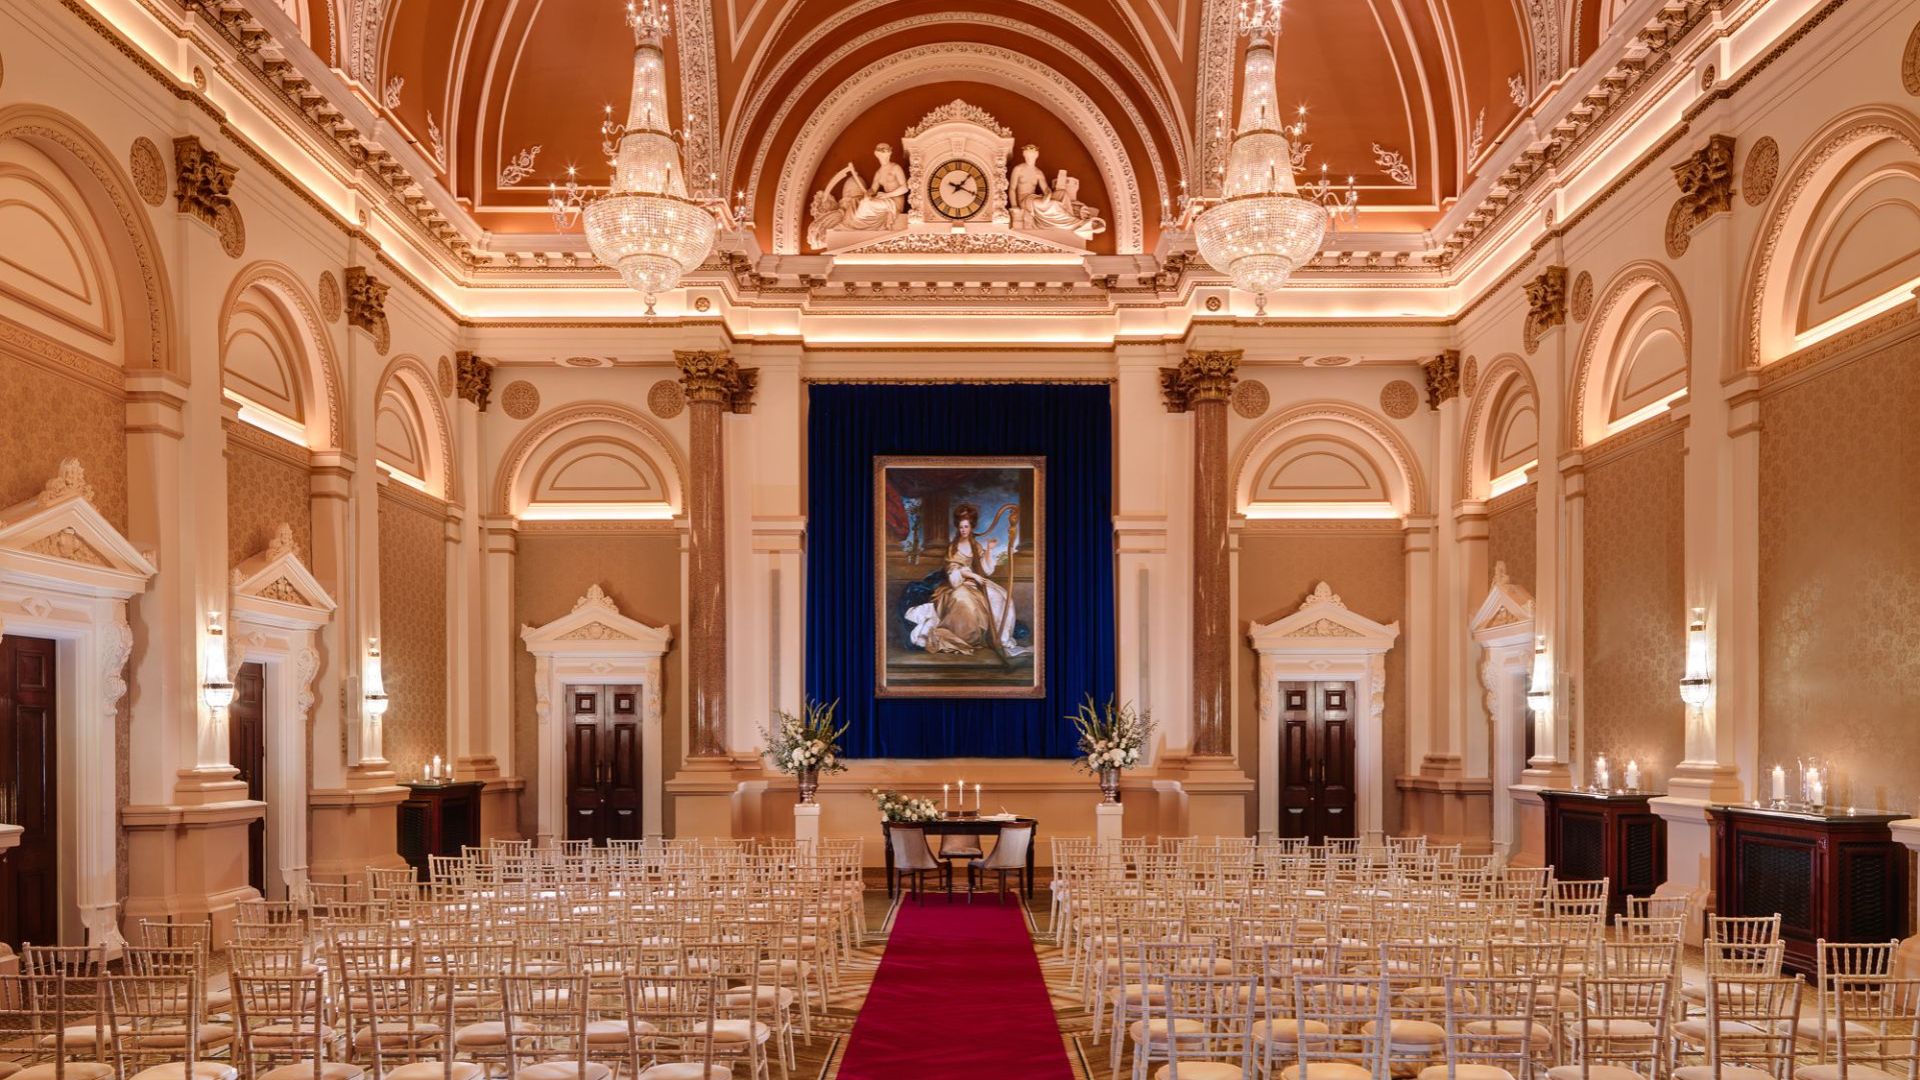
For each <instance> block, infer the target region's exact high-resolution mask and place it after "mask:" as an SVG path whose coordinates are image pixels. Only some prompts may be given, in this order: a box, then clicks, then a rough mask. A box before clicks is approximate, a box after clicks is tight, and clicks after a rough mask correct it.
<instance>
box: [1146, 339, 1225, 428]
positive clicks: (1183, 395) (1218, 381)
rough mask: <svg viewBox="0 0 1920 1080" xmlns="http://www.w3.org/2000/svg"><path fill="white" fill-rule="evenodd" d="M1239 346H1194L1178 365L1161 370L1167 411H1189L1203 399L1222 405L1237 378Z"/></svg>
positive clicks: (1161, 394)
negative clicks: (1211, 347) (1207, 347)
mask: <svg viewBox="0 0 1920 1080" xmlns="http://www.w3.org/2000/svg"><path fill="white" fill-rule="evenodd" d="M1242 355H1243V353H1242V350H1240V349H1196V350H1194V351H1192V352H1189V353H1188V354H1187V357H1186V359H1184V360H1182V361H1180V365H1179V366H1178V367H1164V368H1161V369H1160V396H1161V397H1162V398H1164V399H1165V401H1166V405H1167V411H1168V412H1171V413H1183V412H1190V411H1192V409H1193V407H1194V406H1195V405H1199V404H1201V403H1202V402H1218V403H1220V404H1223V405H1224V404H1225V403H1226V402H1227V400H1228V399H1229V398H1231V397H1232V396H1233V384H1234V382H1235V381H1237V380H1238V378H1239V371H1240V357H1241V356H1242Z"/></svg>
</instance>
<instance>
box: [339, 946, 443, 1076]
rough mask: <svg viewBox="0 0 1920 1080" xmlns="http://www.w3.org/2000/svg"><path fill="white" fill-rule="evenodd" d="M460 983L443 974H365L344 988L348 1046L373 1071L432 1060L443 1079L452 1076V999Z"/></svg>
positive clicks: (381, 1072) (385, 1071)
mask: <svg viewBox="0 0 1920 1080" xmlns="http://www.w3.org/2000/svg"><path fill="white" fill-rule="evenodd" d="M457 989H458V984H456V983H455V982H454V980H453V979H452V978H451V977H450V976H447V975H437V974H436V975H420V974H412V975H393V974H388V973H385V972H378V973H375V972H366V973H362V974H361V975H359V976H356V977H355V978H354V979H353V980H352V981H351V982H350V983H349V984H348V987H347V990H348V992H347V994H346V995H345V997H346V1000H347V1001H348V1002H349V1003H350V1004H351V1008H349V1009H348V1010H347V1012H346V1014H345V1015H346V1020H347V1038H348V1044H349V1045H351V1046H353V1047H354V1048H355V1049H356V1051H357V1052H358V1053H359V1054H363V1055H366V1057H365V1058H363V1059H362V1060H371V1061H372V1062H373V1075H374V1076H375V1077H376V1078H378V1077H384V1076H386V1075H387V1074H388V1073H390V1072H392V1071H393V1070H395V1069H398V1068H401V1067H402V1066H406V1065H417V1064H421V1063H425V1062H436V1063H438V1064H439V1065H440V1066H441V1070H442V1072H441V1077H442V1080H451V1078H452V1076H453V1062H454V1056H455V1055H454V1052H453V1040H452V1034H451V1033H452V1032H453V1030H454V1012H453V1006H454V1000H455V998H456V997H457V996H458V994H457Z"/></svg>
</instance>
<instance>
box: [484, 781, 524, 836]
mask: <svg viewBox="0 0 1920 1080" xmlns="http://www.w3.org/2000/svg"><path fill="white" fill-rule="evenodd" d="M475 779H480V780H481V787H480V838H481V841H482V842H483V843H484V842H485V841H487V840H495V839H499V840H518V839H520V838H521V837H523V836H524V835H526V834H525V833H524V832H522V831H521V828H520V793H521V792H522V791H524V790H526V786H527V782H526V781H525V780H523V779H521V778H520V777H518V776H499V775H495V776H491V777H486V778H484V779H482V778H480V777H475Z"/></svg>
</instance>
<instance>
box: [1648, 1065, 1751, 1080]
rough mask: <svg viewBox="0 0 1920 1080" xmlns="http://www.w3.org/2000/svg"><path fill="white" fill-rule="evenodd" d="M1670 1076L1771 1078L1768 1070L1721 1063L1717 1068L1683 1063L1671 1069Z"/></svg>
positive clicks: (1690, 1079)
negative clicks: (1683, 1064)
mask: <svg viewBox="0 0 1920 1080" xmlns="http://www.w3.org/2000/svg"><path fill="white" fill-rule="evenodd" d="M1672 1076H1673V1080H1773V1073H1772V1072H1771V1071H1770V1070H1767V1069H1756V1068H1754V1067H1753V1066H1751V1065H1733V1064H1722V1065H1721V1066H1720V1067H1719V1068H1718V1069H1716V1068H1714V1067H1713V1066H1711V1065H1685V1066H1682V1067H1680V1068H1678V1069H1675V1070H1673V1073H1672Z"/></svg>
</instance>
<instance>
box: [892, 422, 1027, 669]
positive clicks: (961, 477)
mask: <svg viewBox="0 0 1920 1080" xmlns="http://www.w3.org/2000/svg"><path fill="white" fill-rule="evenodd" d="M1045 491H1046V460H1045V459H1044V458H1039V457H971V456H969V457H875V458H874V459H873V579H874V635H873V639H874V654H875V655H874V687H873V691H874V695H875V696H876V697H883V698H885V697H937V698H986V697H993V698H1039V697H1045V696H1046V693H1047V688H1046V646H1047V641H1046V617H1045V616H1046V612H1045V606H1046V595H1047V590H1046V580H1047V577H1046V575H1047V563H1046V559H1047V552H1046V545H1045V541H1044V537H1045V535H1046V530H1045V527H1044V525H1045V520H1046V519H1045V507H1044V506H1043V505H1042V501H1043V495H1044V493H1045Z"/></svg>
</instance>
